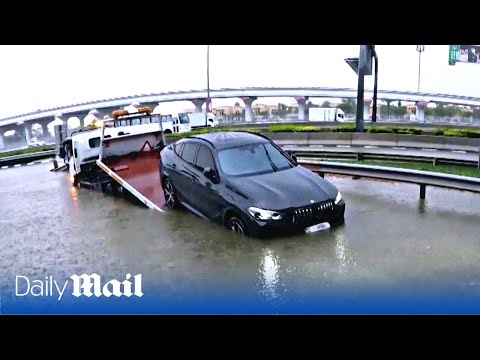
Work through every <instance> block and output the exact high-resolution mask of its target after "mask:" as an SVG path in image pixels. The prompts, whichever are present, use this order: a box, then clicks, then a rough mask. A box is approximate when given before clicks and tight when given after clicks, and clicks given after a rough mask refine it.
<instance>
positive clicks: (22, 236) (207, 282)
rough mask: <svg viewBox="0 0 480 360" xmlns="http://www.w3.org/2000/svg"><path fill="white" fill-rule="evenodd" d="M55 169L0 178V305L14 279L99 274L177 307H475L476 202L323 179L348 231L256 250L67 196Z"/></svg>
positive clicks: (79, 193) (205, 231)
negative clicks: (332, 295)
mask: <svg viewBox="0 0 480 360" xmlns="http://www.w3.org/2000/svg"><path fill="white" fill-rule="evenodd" d="M51 168H52V165H51V164H39V165H33V166H28V167H19V168H9V169H3V170H0V289H1V290H2V296H3V299H4V300H3V303H4V305H5V303H6V300H5V299H6V298H8V297H9V296H12V293H13V283H14V279H15V276H17V275H24V276H28V277H30V278H42V277H43V278H45V276H50V275H52V276H55V277H56V278H57V279H60V280H61V279H63V280H66V279H68V278H69V277H70V276H71V275H72V274H82V273H87V274H91V273H93V272H96V273H98V274H102V276H106V277H110V278H118V279H124V277H125V274H126V273H131V274H139V273H141V274H143V281H144V288H145V289H155V291H158V292H159V293H162V294H163V295H164V296H165V297H168V298H170V299H177V300H178V301H179V302H182V301H183V302H187V301H188V299H187V298H186V297H185V296H184V294H186V293H188V294H204V295H205V296H207V297H213V296H222V295H225V294H229V296H230V295H231V294H239V296H241V298H242V299H250V300H252V301H259V302H263V303H282V302H287V301H290V302H295V301H297V300H301V299H306V298H308V297H314V296H317V295H318V294H321V293H324V292H325V291H328V290H329V289H348V291H349V292H350V293H356V292H370V293H377V292H381V291H387V292H388V291H400V289H402V288H405V286H407V285H408V286H409V285H411V284H414V286H416V287H418V288H420V289H428V288H432V289H433V288H435V287H441V288H444V289H447V290H449V291H458V292H459V293H461V294H464V295H465V294H467V295H474V296H478V298H479V299H480V231H479V230H480V223H479V214H480V201H479V200H480V195H476V194H472V193H468V192H460V191H453V190H444V189H438V188H427V199H426V200H425V201H422V200H419V199H418V193H419V190H418V186H416V185H410V184H402V183H391V182H383V181H368V180H363V179H360V180H352V179H350V178H346V177H328V179H329V180H331V181H332V182H333V183H334V184H335V185H336V186H337V187H338V188H339V189H340V191H341V192H342V194H343V197H344V199H345V201H346V204H347V208H346V214H345V222H346V223H345V225H344V226H341V227H339V228H335V229H330V230H327V231H324V232H319V233H315V234H308V235H299V236H294V237H285V238H276V239H268V240H261V239H250V238H243V237H240V236H238V235H236V234H233V233H230V232H228V231H226V230H224V229H223V228H221V227H219V226H217V225H214V224H211V223H209V222H207V221H205V220H202V219H200V218H198V217H196V216H195V215H192V214H189V213H186V212H178V211H176V212H169V213H160V212H156V211H154V210H149V209H146V208H143V207H139V206H137V205H134V204H131V203H129V202H127V201H126V200H124V199H122V198H114V197H111V196H109V195H104V194H101V193H98V192H92V191H89V190H85V189H77V188H72V187H71V185H70V182H69V178H68V174H67V173H53V172H50V171H49V170H50V169H51ZM145 291H147V290H145ZM0 306H1V304H0ZM0 311H1V308H0Z"/></svg>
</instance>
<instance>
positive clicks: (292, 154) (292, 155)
mask: <svg viewBox="0 0 480 360" xmlns="http://www.w3.org/2000/svg"><path fill="white" fill-rule="evenodd" d="M286 153H287V154H288V156H290V158H291V159H292V160H293V162H294V163H295V164H297V155H295V154H294V153H293V151H290V150H289V151H287V152H286Z"/></svg>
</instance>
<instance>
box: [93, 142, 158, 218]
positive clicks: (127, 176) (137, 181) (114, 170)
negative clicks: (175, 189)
mask: <svg viewBox="0 0 480 360" xmlns="http://www.w3.org/2000/svg"><path fill="white" fill-rule="evenodd" d="M158 155H159V153H158V152H155V151H148V152H140V153H137V154H135V155H130V156H129V155H126V156H122V157H118V158H115V159H113V160H111V161H109V162H107V163H106V164H105V163H103V162H102V161H101V160H97V165H98V166H99V167H100V168H101V169H102V170H103V171H105V172H106V173H107V174H108V175H110V176H111V177H112V178H113V179H114V180H115V181H116V182H117V183H118V184H119V185H121V186H122V187H123V188H124V189H125V190H128V191H129V192H130V193H131V194H132V195H133V196H135V197H136V198H137V199H138V200H140V201H141V202H142V203H144V204H145V205H146V206H148V207H149V208H151V209H155V210H159V211H164V210H165V198H164V196H163V190H162V186H161V184H160V175H159V171H158V165H159V156H158Z"/></svg>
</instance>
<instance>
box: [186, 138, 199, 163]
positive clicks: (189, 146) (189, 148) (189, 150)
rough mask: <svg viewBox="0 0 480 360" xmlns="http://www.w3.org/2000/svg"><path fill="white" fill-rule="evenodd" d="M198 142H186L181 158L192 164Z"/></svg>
mask: <svg viewBox="0 0 480 360" xmlns="http://www.w3.org/2000/svg"><path fill="white" fill-rule="evenodd" d="M197 148H198V144H195V143H186V144H185V146H184V147H183V151H182V159H183V160H185V161H187V162H189V163H190V164H193V161H194V160H195V154H196V152H197Z"/></svg>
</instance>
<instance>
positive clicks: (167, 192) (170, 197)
mask: <svg viewBox="0 0 480 360" xmlns="http://www.w3.org/2000/svg"><path fill="white" fill-rule="evenodd" d="M163 196H164V197H165V204H166V205H167V206H168V207H169V208H170V209H178V208H179V207H180V206H179V205H180V202H179V201H178V196H177V191H176V190H175V187H174V186H173V184H172V181H171V180H170V179H169V178H166V179H165V180H164V181H163Z"/></svg>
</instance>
